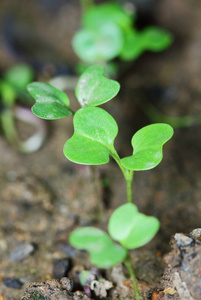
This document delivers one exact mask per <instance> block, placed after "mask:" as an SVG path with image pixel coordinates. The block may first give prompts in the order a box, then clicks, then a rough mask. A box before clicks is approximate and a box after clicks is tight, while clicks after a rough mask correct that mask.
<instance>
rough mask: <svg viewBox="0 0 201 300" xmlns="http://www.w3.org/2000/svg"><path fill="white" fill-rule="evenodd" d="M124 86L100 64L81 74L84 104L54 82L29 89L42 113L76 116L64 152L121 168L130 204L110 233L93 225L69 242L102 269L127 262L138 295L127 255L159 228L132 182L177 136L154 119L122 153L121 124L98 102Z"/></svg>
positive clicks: (80, 92)
mask: <svg viewBox="0 0 201 300" xmlns="http://www.w3.org/2000/svg"><path fill="white" fill-rule="evenodd" d="M119 89H120V85H119V83H118V82H117V81H114V80H111V79H108V78H106V77H104V69H103V68H102V67H101V66H93V67H90V68H89V69H88V70H87V71H86V72H84V73H83V75H82V76H81V77H80V80H79V81H78V84H77V86H76V90H75V93H76V96H77V99H78V102H79V103H80V105H81V108H80V109H78V110H77V112H73V111H72V109H71V108H70V102H69V98H68V96H67V95H66V94H65V93H64V92H62V91H60V90H58V89H57V88H55V87H52V86H50V85H49V84H45V83H39V82H34V83H31V84H29V85H28V91H29V92H30V94H31V95H32V96H33V97H34V98H35V100H36V104H35V105H34V106H33V108H32V111H33V113H34V114H35V115H37V116H38V117H40V118H44V119H49V120H54V119H60V118H64V117H68V116H73V124H74V134H73V136H72V137H71V138H70V139H69V140H68V141H67V142H66V143H65V145H64V154H65V156H66V157H67V158H68V159H69V160H71V161H73V162H75V163H78V164H86V165H101V164H106V163H108V162H109V159H110V156H112V158H113V159H114V160H115V161H116V162H117V164H118V166H119V167H120V169H121V171H122V173H123V175H124V178H125V181H126V190H127V202H128V203H127V204H125V205H123V206H121V207H119V208H118V209H117V210H116V211H115V212H114V213H113V214H112V216H111V218H110V220H109V226H108V230H109V233H110V236H111V237H112V238H113V239H114V240H116V241H118V242H119V243H120V245H117V244H116V243H114V242H113V241H112V239H111V238H110V237H109V236H108V235H107V234H106V233H105V232H104V231H102V230H100V229H98V228H94V227H84V228H81V229H77V230H76V231H74V232H73V233H72V234H71V236H70V243H71V244H72V245H73V246H74V247H77V248H79V249H85V250H87V251H88V252H89V253H90V259H91V262H92V263H94V264H95V265H96V266H98V267H101V268H108V267H111V266H113V265H115V264H118V263H120V262H125V264H126V266H127V268H128V270H129V272H130V275H131V278H132V280H133V286H134V290H135V294H136V299H140V298H139V292H138V290H137V284H136V281H135V275H134V271H133V270H132V267H131V261H130V258H129V255H128V250H129V249H135V248H138V247H141V246H143V245H145V244H146V243H148V242H149V241H150V240H151V239H152V238H153V236H154V235H155V234H156V232H157V230H158V228H159V221H158V220H157V219H156V218H155V217H147V216H145V215H144V214H141V213H139V212H138V210H137V207H136V206H135V205H134V204H132V201H133V195H132V181H133V174H134V171H142V170H149V169H152V168H154V167H155V166H157V165H158V164H159V163H160V161H161V160H162V156H163V153H162V149H163V145H164V144H165V143H166V142H167V141H168V140H169V139H170V138H171V137H172V135H173V129H172V127H171V126H170V125H167V124H152V125H148V126H146V127H144V128H142V129H140V130H139V131H137V132H136V133H135V134H134V136H133V138H132V140H131V143H132V146H133V154H132V155H131V156H129V157H124V158H120V157H119V155H118V153H117V151H116V149H115V147H114V140H115V138H116V136H117V133H118V126H117V123H116V121H115V120H114V118H113V117H112V116H111V115H110V114H109V113H108V112H106V111H105V110H103V109H102V108H99V107H96V106H97V105H101V104H103V103H105V102H107V101H109V100H111V99H112V98H113V97H114V96H116V94H117V93H118V91H119Z"/></svg>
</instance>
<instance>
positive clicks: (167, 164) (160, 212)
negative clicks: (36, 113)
mask: <svg viewBox="0 0 201 300" xmlns="http://www.w3.org/2000/svg"><path fill="white" fill-rule="evenodd" d="M4 2H5V3H4ZM11 2H12V1H11ZM16 2H17V1H16ZM61 2H62V1H61ZM153 2H154V1H153ZM36 3H37V1H36ZM44 3H45V1H44ZM155 4H156V2H155ZM15 5H16V4H15ZM44 5H45V4H44ZM8 6H9V5H8V2H7V1H2V4H1V5H0V9H1V16H3V15H4V14H6V13H5V12H7V10H8ZM13 7H14V6H13ZM23 7H24V11H25V12H26V7H25V6H23ZM36 9H37V8H35V10H33V8H30V7H29V9H28V7H27V11H28V13H27V15H29V14H30V15H32V14H31V10H32V11H34V12H35V15H36V16H37V13H36V12H37V11H36ZM55 9H56V8H54V10H53V11H52V15H53V14H54V12H55V11H56V10H55ZM200 9H201V4H200V2H199V1H182V0H180V1H176V2H175V1H171V2H170V1H168V0H166V1H165V0H164V1H160V3H157V5H156V9H155V10H154V12H153V14H151V15H149V17H150V16H151V17H150V18H149V19H150V20H152V22H153V21H154V22H155V23H156V24H158V25H161V26H163V27H165V28H167V29H169V30H171V31H172V32H173V35H174V36H175V42H174V44H173V46H172V47H171V48H170V49H169V50H167V51H165V52H164V53H160V54H145V55H144V56H143V57H142V58H140V59H139V60H138V61H137V62H136V63H134V64H133V66H131V67H129V68H128V70H127V71H126V73H123V74H122V75H120V81H121V85H122V89H121V92H120V94H119V96H118V97H117V98H116V99H115V100H113V102H111V103H108V104H107V105H105V107H104V108H105V109H107V110H108V111H109V112H110V113H111V114H112V115H113V117H115V119H116V120H117V122H118V124H119V127H120V130H119V136H118V138H117V141H116V148H117V149H118V150H119V153H120V155H121V156H122V157H123V156H125V155H128V154H130V153H131V147H130V138H131V137H132V135H133V133H134V132H136V131H137V130H138V129H139V128H141V127H142V126H144V125H147V124H149V122H150V120H149V118H148V117H147V116H146V114H145V113H144V112H143V110H142V108H141V106H140V105H139V104H137V102H140V103H143V101H145V100H146V101H151V102H152V103H153V104H154V105H155V106H156V107H157V108H158V109H160V111H161V112H163V113H164V114H167V115H170V116H182V115H187V114H190V115H195V116H196V114H198V113H200V112H201V85H200V79H201V68H200V63H201V52H200V43H201V36H200V35H201V33H200V26H201V24H200V22H201V21H200V18H199V13H200ZM13 11H14V13H15V14H16V16H18V14H19V12H17V11H16V9H13ZM72 11H73V13H74V14H75V16H77V15H78V14H79V12H78V11H77V6H76V5H75V6H72V3H71V2H69V3H68V5H64V10H59V8H58V10H57V13H56V14H55V19H54V22H53V23H51V30H53V29H54V30H56V31H58V30H59V29H60V30H61V32H60V31H59V32H60V35H61V37H60V40H59V36H57V35H56V36H55V38H57V39H58V40H59V41H63V40H64V39H63V36H65V34H68V36H69V37H70V35H71V33H69V32H72V28H76V26H77V27H78V26H79V25H78V24H77V23H76V22H75V20H74V19H73V22H72V24H73V25H72V26H71V29H69V27H68V26H67V27H65V26H64V23H61V21H60V22H59V20H61V19H62V16H63V19H62V20H63V21H62V22H64V20H65V21H66V22H67V19H66V17H64V15H65V14H64V12H66V13H69V12H70V13H69V20H71V19H70V16H71V15H72V13H71V12H72ZM22 13H23V12H22V11H21V14H22ZM144 13H145V12H144ZM142 14H143V12H142ZM52 15H51V12H50V13H49V14H47V16H46V15H44V18H40V17H39V19H37V20H39V21H40V20H43V22H41V23H37V26H38V27H37V28H38V29H37V30H36V33H37V32H42V33H40V35H41V40H42V41H43V38H45V41H48V42H49V45H50V44H52V45H53V44H54V47H55V49H56V50H55V51H56V52H54V54H52V57H54V59H55V61H53V63H55V65H57V67H58V65H59V66H60V65H62V64H64V63H66V65H67V62H68V61H69V62H71V63H70V66H71V65H72V64H73V61H76V57H74V56H73V54H72V52H71V51H70V54H69V55H71V56H70V57H71V58H72V59H69V57H68V56H67V55H66V53H65V51H64V48H65V46H66V44H65V43H64V44H62V43H61V44H60V43H59V42H58V41H56V42H55V43H53V41H52V39H51V34H50V32H49V31H48V33H47V32H44V31H40V28H44V24H48V21H49V20H50V19H51V17H52ZM36 16H35V18H36ZM27 19H28V18H27ZM20 20H24V19H23V18H22V19H20ZM34 20H35V19H34V18H33V20H32V22H30V23H33V24H34ZM56 20H57V22H56ZM29 21H30V20H29ZM24 22H25V21H24ZM44 22H47V23H44ZM53 24H54V25H55V26H53ZM70 24H71V23H70ZM40 26H41V27H40ZM56 26H58V27H56ZM69 26H70V25H69ZM55 27H56V29H55ZM35 28H36V27H35ZM63 28H64V29H63ZM62 29H63V31H62ZM20 32H21V31H20ZM33 32H34V31H33ZM36 33H35V35H36V37H37V36H38V35H37V34H36ZM62 34H63V35H62ZM68 44H70V43H69V41H68ZM43 46H44V45H43ZM69 47H70V46H69ZM19 49H21V50H20V51H22V50H23V51H24V52H25V53H27V52H26V51H28V50H29V49H28V50H27V49H24V48H23V49H22V48H19ZM44 49H46V48H45V46H44ZM14 52H15V54H13V53H11V52H9V51H8V43H7V44H6V43H5V44H4V47H3V48H2V49H1V52H0V54H1V59H0V61H1V66H0V67H1V69H2V71H3V70H4V69H5V68H6V67H7V66H9V65H10V64H11V62H13V63H15V62H18V61H20V58H19V56H18V55H19V53H17V54H16V49H15V51H14ZM18 52H19V50H18ZM24 52H23V53H24ZM28 53H29V52H28ZM39 53H40V57H37V59H36V61H38V62H39V63H40V64H41V62H42V61H43V57H46V60H47V56H46V52H44V53H43V52H41V51H39ZM51 53H53V52H51ZM58 53H62V54H61V55H60V59H59V62H58V60H57V59H58V56H57V54H58ZM31 57H32V58H33V57H35V56H34V55H33V54H32V56H31ZM29 58H30V57H29ZM51 59H52V58H51ZM46 60H45V61H44V62H43V64H42V66H41V65H40V64H38V65H40V68H39V69H40V70H42V73H43V77H45V76H46V73H45V72H46V71H47V70H48V72H50V71H49V70H51V71H52V65H51V68H50V67H49V65H48V63H47V61H46ZM36 61H35V62H36ZM47 65H48V67H47ZM46 67H47V68H46ZM124 69H125V68H124ZM52 72H55V68H53V71H52ZM50 73H51V72H50ZM68 94H69V96H70V97H71V99H73V100H72V101H75V99H74V94H73V93H72V92H68ZM48 126H49V136H48V138H47V140H46V142H45V144H44V146H43V147H42V149H40V150H39V151H38V152H37V153H33V154H29V155H23V154H20V153H17V152H16V150H15V149H13V148H11V147H10V145H9V144H8V143H7V141H6V140H5V139H4V137H3V136H0V153H1V156H0V299H4V300H15V299H16V300H17V299H20V297H21V296H22V294H23V292H24V291H25V286H26V285H27V284H29V283H31V282H32V281H34V282H40V281H45V280H48V279H51V278H55V276H58V277H63V276H66V275H67V276H69V277H71V278H73V279H75V282H76V272H78V271H79V270H82V269H83V268H84V269H90V268H92V266H91V265H90V264H89V262H88V260H87V259H86V254H85V253H83V252H81V251H76V250H74V249H72V248H71V247H70V246H69V244H68V235H69V233H70V232H71V231H72V230H73V229H74V228H76V227H77V226H79V225H86V224H87V225H88V224H95V225H96V226H98V227H101V228H103V229H106V228H107V220H108V217H109V215H110V214H111V212H112V210H113V209H114V208H116V207H117V206H118V205H120V204H123V203H124V201H125V185H124V181H123V177H122V174H121V173H120V171H119V170H118V168H117V166H116V165H115V163H114V162H113V161H111V162H110V164H108V165H105V166H101V167H99V168H98V169H97V182H98V184H99V183H100V178H105V179H108V180H109V183H110V185H109V187H108V188H107V189H104V190H103V189H102V188H99V189H98V191H99V192H98V198H99V202H100V201H101V202H102V203H103V205H102V206H103V209H104V212H103V216H102V219H101V221H97V202H96V201H97V200H96V199H97V193H96V192H95V189H94V185H93V178H92V175H91V173H90V170H89V169H88V168H78V167H77V166H75V165H74V164H72V163H71V162H69V161H67V160H66V159H65V157H64V155H63V153H62V148H63V145H64V143H65V141H66V140H67V139H68V138H69V137H70V136H71V134H72V119H71V118H69V119H66V120H59V121H55V122H51V123H48ZM21 129H22V130H23V131H24V128H23V126H21ZM200 139H201V125H199V124H195V125H193V126H191V127H189V128H177V129H175V134H174V138H173V139H172V140H171V141H169V142H168V144H167V145H166V146H165V148H164V159H163V161H162V163H161V164H160V165H159V166H158V167H157V168H156V169H154V170H151V171H146V172H136V173H135V180H134V199H135V203H136V204H137V205H138V207H139V210H140V211H141V212H143V213H146V214H150V215H155V216H157V218H159V220H160V222H161V229H160V231H159V233H158V235H157V236H156V237H155V238H154V240H153V241H152V242H151V243H150V244H148V245H147V246H145V247H144V248H143V249H139V250H137V251H134V252H133V253H132V259H133V265H134V267H135V268H136V274H137V278H138V280H139V284H140V289H141V291H142V297H143V299H151V294H152V292H153V291H154V290H155V291H157V289H159V290H163V289H164V287H163V283H162V275H163V273H164V270H165V268H166V265H165V263H164V262H163V256H164V255H165V254H167V253H168V252H169V251H170V246H169V241H170V238H171V236H172V235H173V234H175V233H177V232H183V233H188V232H190V231H192V230H193V229H194V228H198V227H200V214H201V204H200V203H201V202H200V197H201V184H200V178H201V159H200V153H201V143H200ZM99 187H100V184H99ZM103 200H104V201H103ZM60 260H62V261H63V264H62V266H63V265H65V268H64V267H61V265H60V267H58V266H57V264H58V261H60ZM58 269H59V271H58ZM77 270H78V271H77ZM56 272H60V273H59V274H58V273H56ZM121 273H122V275H121ZM55 274H56V275H55ZM116 274H120V276H119V277H118V278H117V275H116ZM102 277H104V278H106V279H107V280H109V281H111V282H112V283H113V284H114V285H115V284H117V286H118V288H117V289H114V290H111V292H110V294H108V295H107V299H119V298H120V299H121V300H123V299H133V295H132V291H131V289H129V287H125V285H126V286H129V282H127V283H126V277H127V274H126V273H125V272H124V270H122V269H121V267H120V269H118V270H113V271H112V272H111V271H107V272H103V273H102ZM11 279H12V280H11ZM122 281H124V285H123V284H122ZM188 284H190V283H189V282H188ZM167 297H169V298H168V299H173V297H176V296H174V295H173V296H170V295H169V296H167ZM175 299H176V298H175ZM177 299H178V298H177ZM193 299H194V300H198V298H193ZM182 300H183V299H182Z"/></svg>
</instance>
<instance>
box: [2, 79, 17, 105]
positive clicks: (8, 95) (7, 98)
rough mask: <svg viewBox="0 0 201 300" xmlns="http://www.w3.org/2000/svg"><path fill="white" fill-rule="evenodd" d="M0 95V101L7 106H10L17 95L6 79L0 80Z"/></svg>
mask: <svg viewBox="0 0 201 300" xmlns="http://www.w3.org/2000/svg"><path fill="white" fill-rule="evenodd" d="M0 95H1V98H2V103H3V104H4V105H5V106H7V107H11V106H12V105H14V103H15V99H16V97H17V95H16V91H15V89H14V88H13V86H12V85H10V84H9V83H8V82H7V81H5V80H1V81H0Z"/></svg>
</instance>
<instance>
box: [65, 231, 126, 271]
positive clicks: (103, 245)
mask: <svg viewBox="0 0 201 300" xmlns="http://www.w3.org/2000/svg"><path fill="white" fill-rule="evenodd" d="M69 242H70V244H71V245H72V246H73V247H75V248H78V249H83V250H87V251H88V252H89V254H90V260H91V262H92V263H93V264H94V265H95V266H97V267H99V268H110V267H112V266H114V265H116V264H118V263H120V262H122V261H123V260H124V259H125V257H126V255H127V251H126V250H125V249H124V248H122V247H121V246H120V245H116V244H115V243H114V242H113V241H112V240H111V239H110V237H109V236H108V235H107V234H106V233H105V232H104V231H102V230H100V229H98V228H95V227H83V228H79V229H76V230H74V231H73V232H72V233H71V235H70V237H69Z"/></svg>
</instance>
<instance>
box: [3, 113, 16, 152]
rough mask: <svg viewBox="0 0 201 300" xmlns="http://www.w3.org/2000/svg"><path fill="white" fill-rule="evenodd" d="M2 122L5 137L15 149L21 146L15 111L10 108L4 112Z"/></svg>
mask: <svg viewBox="0 0 201 300" xmlns="http://www.w3.org/2000/svg"><path fill="white" fill-rule="evenodd" d="M0 120H1V126H2V130H3V133H4V135H5V137H6V138H7V140H8V141H9V142H10V143H11V144H12V145H13V146H14V147H16V148H17V147H18V146H19V138H18V134H17V131H16V126H15V122H14V113H13V111H12V110H11V109H10V108H7V109H5V110H3V111H2V112H1V115H0Z"/></svg>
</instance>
